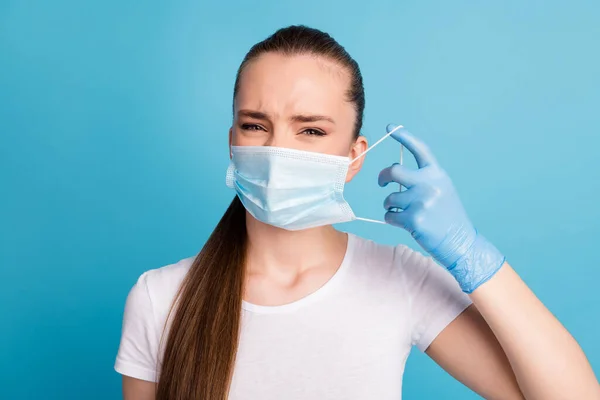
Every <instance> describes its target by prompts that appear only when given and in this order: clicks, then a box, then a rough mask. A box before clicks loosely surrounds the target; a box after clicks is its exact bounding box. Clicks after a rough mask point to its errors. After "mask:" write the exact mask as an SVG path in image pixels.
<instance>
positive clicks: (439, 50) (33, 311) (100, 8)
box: [0, 0, 600, 400]
mask: <svg viewBox="0 0 600 400" xmlns="http://www.w3.org/2000/svg"><path fill="white" fill-rule="evenodd" d="M208 3H209V2H206V1H204V2H202V1H184V0H171V1H169V2H164V1H154V0H153V1H145V2H138V1H132V0H120V1H115V0H108V1H94V2H92V1H76V0H55V1H51V2H49V1H39V0H38V1H35V0H32V1H0V183H1V186H0V205H1V207H0V246H1V247H0V268H1V271H0V272H1V273H0V276H1V278H0V284H1V290H0V325H1V328H0V381H1V382H0V397H1V398H6V399H89V400H93V399H109V398H118V397H120V377H119V375H117V374H116V373H115V372H114V371H113V369H112V368H113V362H114V357H115V355H116V351H117V347H118V343H119V337H120V327H121V316H122V311H123V306H124V302H125V297H126V295H127V292H128V291H129V289H130V288H131V286H132V285H133V284H134V283H135V280H136V279H137V277H138V276H139V275H140V274H141V273H142V272H143V271H145V270H147V269H151V268H156V267H159V266H161V265H164V264H168V263H171V262H174V261H177V260H179V259H181V258H184V257H187V256H190V255H193V254H195V253H196V252H197V251H198V250H199V249H200V248H201V246H202V244H203V243H204V241H205V240H206V238H207V237H208V235H209V234H210V232H211V230H212V229H213V227H214V226H215V224H216V223H217V221H218V220H219V218H220V216H221V215H222V213H223V211H224V210H225V208H226V206H227V205H228V203H229V201H230V200H231V198H232V196H233V194H232V192H231V191H229V190H228V189H227V188H226V187H225V184H224V176H225V169H226V167H227V163H228V150H227V130H228V128H229V126H230V123H231V101H232V99H231V96H232V88H233V80H234V75H235V72H236V69H237V67H238V65H239V63H240V61H241V60H242V58H243V56H244V54H245V52H246V51H247V50H248V49H249V48H250V46H251V45H252V44H254V43H255V42H257V41H259V40H261V39H263V38H265V37H266V36H267V35H269V34H271V33H272V32H273V31H274V30H275V29H277V28H279V27H282V26H286V25H289V24H295V23H304V24H308V25H310V26H314V27H317V28H320V29H322V30H325V31H327V32H329V33H331V34H332V35H333V36H334V37H335V38H336V39H338V40H339V41H340V42H341V43H342V45H344V46H346V48H347V49H348V51H349V52H350V53H351V55H353V57H355V58H356V60H357V61H358V62H359V64H360V65H361V68H362V71H363V74H364V79H365V85H366V93H367V109H366V120H365V126H364V133H365V135H366V136H367V137H368V138H369V139H370V141H371V142H373V141H375V140H377V139H378V138H379V137H380V136H381V135H383V134H384V132H385V126H386V124H387V123H388V122H396V123H402V124H404V125H405V126H407V127H409V128H410V130H411V131H412V132H413V133H415V134H417V135H419V136H421V137H422V138H423V139H424V140H425V141H426V142H427V143H429V145H430V146H431V147H432V148H433V150H434V151H435V153H436V155H437V157H438V159H439V160H440V161H441V163H442V164H443V166H444V167H445V168H446V169H447V170H448V172H449V173H450V175H451V177H452V178H453V180H454V182H455V184H456V186H457V187H458V190H459V192H460V194H461V196H462V198H463V201H464V203H465V206H466V208H467V210H468V211H469V214H470V216H471V217H472V219H473V220H474V222H475V223H476V225H477V226H478V227H479V229H480V230H481V231H483V232H485V234H486V236H488V238H490V239H491V240H492V241H493V242H494V243H495V244H496V245H497V246H498V247H499V248H500V249H502V250H503V251H504V252H505V253H506V254H507V256H508V258H509V260H510V262H511V263H512V264H513V266H514V267H515V268H516V269H517V271H518V272H519V273H520V274H521V276H522V277H523V278H524V279H525V280H526V282H527V283H528V284H529V285H530V286H531V287H532V288H533V289H534V291H535V292H536V293H537V294H538V296H539V297H540V298H541V299H542V301H543V302H544V303H545V304H546V305H547V306H548V307H549V308H550V310H551V311H552V312H554V313H555V314H556V315H557V316H558V318H559V319H560V320H561V321H562V322H563V323H564V324H565V326H566V327H567V328H568V329H569V330H570V332H571V333H572V334H573V335H574V336H575V338H576V339H577V340H578V341H579V343H580V344H581V346H582V347H583V349H584V351H585V352H586V353H587V355H588V357H589V359H590V360H591V362H592V364H593V366H594V368H595V371H596V373H597V374H598V373H599V372H600V342H599V341H598V337H600V318H599V315H600V313H599V311H598V306H599V305H600V299H599V295H598V293H599V292H598V289H597V287H598V283H597V282H598V280H599V278H600V269H599V268H598V261H597V254H598V243H597V241H598V239H599V238H600V210H599V208H598V206H597V197H598V195H599V194H600V161H598V156H597V154H598V149H599V148H600V136H599V134H598V127H599V126H600V112H598V110H599V107H600V90H599V89H600V85H599V84H600V78H599V73H598V71H600V52H599V51H598V43H599V41H600V24H598V17H599V14H600V3H598V2H597V1H591V0H590V1H587V2H586V1H579V0H578V1H570V2H559V1H529V2H522V1H516V0H515V1H502V2H473V1H452V2H448V1H391V0H390V1H368V2H355V3H352V2H348V1H346V0H336V1H328V2H324V1H312V0H311V1H302V2H299V1H295V2H288V3H286V4H284V3H283V2H281V1H272V2H267V1H263V2H260V3H256V2H245V1H233V2H232V1H228V2H211V4H208ZM482 3H486V4H482ZM397 158H398V145H397V143H395V142H394V141H393V140H391V139H390V140H387V141H386V142H385V144H382V145H381V146H379V147H377V149H376V150H373V152H372V153H370V154H369V157H368V158H367V161H366V164H365V167H364V170H363V171H362V172H361V174H359V176H358V177H357V178H356V180H355V181H354V182H352V183H351V184H350V185H349V186H348V187H347V190H348V196H347V197H348V200H349V202H350V204H351V205H353V206H354V208H355V212H356V213H357V214H358V215H359V216H363V217H370V218H381V217H382V216H383V208H382V201H383V199H384V197H385V195H386V194H387V193H388V192H389V191H390V189H380V188H379V187H378V186H377V183H376V176H377V173H378V171H379V170H380V169H381V168H383V167H385V166H387V165H388V164H390V163H392V162H394V161H395V160H396V159H397ZM340 228H342V229H345V230H349V231H352V232H354V233H357V234H360V235H363V236H366V237H368V238H371V239H374V240H377V241H380V242H383V243H390V244H392V243H397V242H403V243H408V244H411V246H414V245H413V244H412V241H411V238H410V237H409V235H408V234H407V233H406V232H404V231H401V230H398V229H395V228H392V227H387V226H379V225H371V224H366V223H361V222H353V223H349V224H345V225H343V226H340ZM375 334H376V333H375ZM404 387H405V391H404V393H405V398H407V399H434V398H436V399H437V398H452V399H455V398H460V399H472V398H477V396H476V395H474V394H473V393H472V392H470V391H469V390H468V389H466V388H464V387H463V386H462V385H461V384H460V383H458V382H455V381H454V380H453V379H452V378H451V377H450V376H448V375H447V374H446V373H445V372H444V371H443V370H441V369H440V368H439V367H437V366H436V365H435V364H434V363H433V362H432V361H430V360H429V359H428V358H427V357H426V356H424V355H422V354H419V353H418V352H414V354H413V355H412V356H411V357H410V359H409V362H408V366H407V370H406V374H405V376H404Z"/></svg>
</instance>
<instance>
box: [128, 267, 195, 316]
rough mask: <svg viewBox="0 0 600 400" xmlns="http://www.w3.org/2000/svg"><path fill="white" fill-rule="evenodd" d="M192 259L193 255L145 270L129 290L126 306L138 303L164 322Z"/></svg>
mask: <svg viewBox="0 0 600 400" xmlns="http://www.w3.org/2000/svg"><path fill="white" fill-rule="evenodd" d="M194 259H195V257H189V258H184V259H182V260H180V261H178V262H176V263H173V264H169V265H165V266H163V267H160V268H155V269H150V270H147V271H145V272H144V273H143V274H141V275H140V277H139V278H138V280H137V282H136V283H135V285H134V286H133V288H132V289H131V291H130V292H129V296H128V300H127V303H128V306H129V305H130V304H131V305H132V306H134V307H135V306H136V305H138V306H140V307H145V308H151V309H152V312H153V314H154V316H155V318H157V322H159V323H160V322H164V319H165V318H166V315H167V314H168V312H169V310H170V309H171V305H172V303H173V300H174V299H175V296H176V295H177V292H178V291H179V288H180V287H181V283H182V282H183V280H184V278H185V276H186V275H187V273H188V271H189V269H190V267H191V266H192V263H193V262H194ZM143 303H144V304H143Z"/></svg>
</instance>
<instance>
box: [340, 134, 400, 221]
mask: <svg viewBox="0 0 600 400" xmlns="http://www.w3.org/2000/svg"><path fill="white" fill-rule="evenodd" d="M401 128H404V126H402V125H398V126H397V127H395V128H394V129H392V130H391V131H389V132H388V133H386V134H385V135H384V136H383V137H382V138H381V139H379V140H378V141H377V142H375V143H374V144H373V145H372V146H371V147H369V148H368V149H366V150H365V151H363V152H362V153H360V154H359V155H358V156H357V157H355V158H354V159H353V160H352V161H350V164H352V163H353V162H354V161H356V160H358V159H359V158H361V157H363V156H364V155H365V154H367V153H368V152H369V151H371V149H373V147H375V146H377V145H378V144H379V143H381V142H383V141H384V140H385V139H387V138H388V136H390V135H391V134H392V133H394V132H396V131H397V130H398V129H401ZM403 162H404V146H403V145H400V165H402V164H403ZM398 185H399V186H400V191H402V185H401V184H398ZM355 218H356V219H357V220H359V221H366V222H374V223H376V224H383V225H387V222H385V221H379V220H377V219H369V218H360V217H355Z"/></svg>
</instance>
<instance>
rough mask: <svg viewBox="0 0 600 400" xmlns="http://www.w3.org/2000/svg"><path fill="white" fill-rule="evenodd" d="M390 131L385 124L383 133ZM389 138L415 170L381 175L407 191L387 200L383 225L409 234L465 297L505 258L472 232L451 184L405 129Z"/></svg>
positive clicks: (398, 168) (384, 181) (387, 171)
mask: <svg viewBox="0 0 600 400" xmlns="http://www.w3.org/2000/svg"><path fill="white" fill-rule="evenodd" d="M394 128H395V126H394V125H388V127H387V131H388V132H390V131H391V130H392V129H394ZM392 137H393V138H394V139H396V140H397V141H398V142H400V143H402V144H403V145H404V147H406V148H407V149H408V150H409V151H410V152H411V153H412V154H413V155H414V156H415V159H416V161H417V165H418V167H419V168H418V169H417V170H411V169H408V168H406V167H404V166H401V165H399V164H394V165H392V166H391V167H388V168H385V169H384V170H382V171H381V173H380V174H379V185H380V186H386V185H387V184H388V183H391V182H396V183H399V184H401V185H402V186H404V187H406V188H407V190H405V191H402V192H394V193H392V194H390V195H389V196H388V197H387V198H386V199H385V202H384V207H385V209H386V210H388V211H387V213H386V214H385V220H386V222H387V223H389V224H390V225H395V226H399V227H402V228H404V229H406V230H407V231H408V232H410V234H411V235H412V236H413V238H415V240H416V241H417V243H419V245H421V247H423V249H424V250H425V251H427V252H428V253H429V254H431V256H432V257H433V258H434V259H435V260H436V261H437V262H438V263H440V264H441V265H443V266H444V267H446V268H447V269H448V270H449V271H450V273H452V275H453V276H454V277H455V278H456V280H457V281H458V283H459V284H460V287H461V289H462V290H463V291H464V292H466V293H471V292H473V291H474V290H475V289H476V288H477V287H479V286H480V285H481V284H482V283H484V282H486V281H488V280H489V279H490V278H491V277H492V276H494V274H495V273H496V272H497V271H498V270H499V269H500V267H501V266H502V265H503V264H504V256H503V255H502V254H501V253H500V252H499V251H498V250H497V249H496V248H495V247H494V246H493V245H492V244H491V243H489V242H488V241H487V240H486V239H485V238H484V237H483V236H481V235H480V234H478V232H477V230H476V229H475V228H474V227H473V224H472V223H471V221H470V220H469V218H468V216H467V213H466V212H465V210H464V208H463V206H462V203H461V201H460V199H459V197H458V194H457V193H456V191H455V190H454V186H453V185H452V181H451V180H450V178H449V177H448V175H447V174H446V172H445V171H444V170H443V169H442V168H441V167H440V166H439V164H438V163H437V161H436V159H435V157H434V156H433V154H432V153H431V151H430V150H429V148H428V147H427V146H426V145H425V144H424V143H422V142H421V141H419V140H418V139H416V138H415V137H414V136H413V135H412V134H411V133H409V132H408V131H407V130H406V129H404V128H401V129H399V130H397V131H396V132H394V133H393V134H392Z"/></svg>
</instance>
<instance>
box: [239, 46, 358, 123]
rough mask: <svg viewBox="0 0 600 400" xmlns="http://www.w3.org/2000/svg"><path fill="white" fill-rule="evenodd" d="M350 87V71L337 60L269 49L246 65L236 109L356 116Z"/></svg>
mask: <svg viewBox="0 0 600 400" xmlns="http://www.w3.org/2000/svg"><path fill="white" fill-rule="evenodd" d="M349 89H350V75H349V72H348V71H347V70H346V69H345V68H344V67H343V66H341V65H339V64H337V63H336V62H334V61H331V60H328V59H326V58H323V57H318V56H312V55H294V56H287V55H282V54H277V53H267V54H263V55H261V56H260V57H258V58H257V59H256V60H253V61H252V62H250V63H249V64H248V65H246V67H245V68H244V70H243V72H242V74H241V76H240V82H239V89H238V93H237V97H236V99H235V104H234V106H235V109H236V110H239V109H252V110H257V111H262V112H264V113H267V114H270V115H275V116H278V117H282V118H283V117H285V116H287V115H293V114H319V115H330V116H331V117H332V118H334V119H346V118H350V119H353V118H354V115H355V114H354V113H355V110H354V106H353V105H352V103H350V102H349V101H348V98H347V93H348V90H349Z"/></svg>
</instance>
